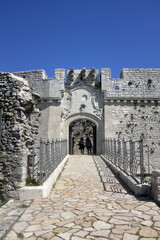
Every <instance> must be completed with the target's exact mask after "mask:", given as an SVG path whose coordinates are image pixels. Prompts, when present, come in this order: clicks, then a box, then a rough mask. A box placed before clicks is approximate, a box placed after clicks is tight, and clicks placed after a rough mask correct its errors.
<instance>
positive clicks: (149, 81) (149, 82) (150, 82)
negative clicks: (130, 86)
mask: <svg viewBox="0 0 160 240" xmlns="http://www.w3.org/2000/svg"><path fill="white" fill-rule="evenodd" d="M151 86H152V80H151V79H148V88H150V87H151Z"/></svg>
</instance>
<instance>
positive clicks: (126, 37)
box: [0, 0, 160, 78]
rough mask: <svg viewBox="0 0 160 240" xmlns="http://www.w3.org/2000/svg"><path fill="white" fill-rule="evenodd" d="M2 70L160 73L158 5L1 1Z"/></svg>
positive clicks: (147, 1)
mask: <svg viewBox="0 0 160 240" xmlns="http://www.w3.org/2000/svg"><path fill="white" fill-rule="evenodd" d="M0 10H1V11H0V12H1V13H0V71H2V72H15V71H27V70H35V69H44V70H45V71H46V73H47V74H48V76H49V77H53V76H54V69H55V68H65V69H70V68H71V67H74V68H75V69H77V68H82V67H86V68H92V67H96V68H98V69H100V68H104V67H107V68H111V71H112V77H114V78H115V77H116V78H118V77H119V74H120V71H121V69H122V68H160V0H0Z"/></svg>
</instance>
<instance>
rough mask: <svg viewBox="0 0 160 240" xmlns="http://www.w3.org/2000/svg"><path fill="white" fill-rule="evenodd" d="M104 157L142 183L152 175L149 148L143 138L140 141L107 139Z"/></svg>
mask: <svg viewBox="0 0 160 240" xmlns="http://www.w3.org/2000/svg"><path fill="white" fill-rule="evenodd" d="M103 156H104V157H106V158H107V159H108V160H109V161H110V162H112V163H113V164H115V165H116V166H118V167H119V168H120V169H121V170H122V171H124V172H126V173H128V174H129V175H131V176H133V177H135V178H137V180H140V182H141V183H144V179H145V177H146V176H148V175H150V163H149V147H148V146H147V145H144V143H143V138H140V140H139V141H132V140H130V141H125V140H124V139H123V140H121V141H120V140H115V139H105V140H104V153H103Z"/></svg>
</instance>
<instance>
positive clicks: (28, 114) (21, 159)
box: [0, 73, 39, 199]
mask: <svg viewBox="0 0 160 240" xmlns="http://www.w3.org/2000/svg"><path fill="white" fill-rule="evenodd" d="M0 86H1V88H0V108H1V126H0V131H1V143H0V195H1V198H2V199H5V198H6V197H7V196H11V197H12V196H16V189H17V188H19V187H22V186H24V185H25V183H26V178H27V157H28V155H29V154H30V153H31V152H32V150H33V147H34V145H35V144H36V141H37V135H38V127H39V124H38V121H37V119H36V117H35V116H36V114H37V113H36V112H35V111H34V101H33V95H32V91H31V88H30V87H29V85H28V82H27V81H26V80H24V79H22V78H20V77H17V76H15V75H13V74H10V73H1V74H0ZM33 116H34V117H33Z"/></svg>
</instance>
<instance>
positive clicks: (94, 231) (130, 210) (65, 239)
mask: <svg viewBox="0 0 160 240" xmlns="http://www.w3.org/2000/svg"><path fill="white" fill-rule="evenodd" d="M20 237H21V238H23V239H27V240H42V239H47V240H48V239H49V240H83V239H94V240H107V239H109V240H110V239H111V240H151V239H152V240H153V239H155V240H160V208H159V207H158V206H157V205H156V204H155V203H154V202H153V201H152V200H151V199H149V198H147V199H146V198H136V197H134V196H133V195H132V194H131V193H130V192H129V191H128V190H127V189H126V188H125V187H124V186H123V185H121V184H120V183H119V182H118V180H117V179H116V178H115V177H114V175H113V174H112V173H111V172H110V170H109V169H108V168H107V167H106V166H105V165H104V164H103V161H102V160H101V158H100V157H99V156H93V157H92V156H87V155H72V156H70V157H69V160H68V162H67V164H66V166H65V168H64V170H63V172H62V174H61V176H60V177H59V179H58V181H57V182H56V184H55V186H54V188H53V190H52V192H51V194H50V196H49V197H48V198H47V199H39V200H34V201H33V202H32V203H31V204H30V206H29V207H27V208H26V210H25V212H24V213H23V214H22V216H21V217H20V218H19V220H18V221H17V222H16V223H15V224H14V225H13V226H12V228H11V230H10V231H9V233H8V234H7V236H6V237H5V240H10V239H12V240H15V239H16V240H17V239H20Z"/></svg>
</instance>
